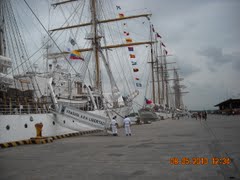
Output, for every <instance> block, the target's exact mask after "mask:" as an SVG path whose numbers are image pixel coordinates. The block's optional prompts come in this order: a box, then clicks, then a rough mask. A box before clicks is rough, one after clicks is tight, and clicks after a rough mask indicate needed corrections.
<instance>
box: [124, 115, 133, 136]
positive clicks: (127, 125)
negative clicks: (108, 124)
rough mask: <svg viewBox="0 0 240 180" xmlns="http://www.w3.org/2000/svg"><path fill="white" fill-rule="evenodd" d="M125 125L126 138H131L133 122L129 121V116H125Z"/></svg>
mask: <svg viewBox="0 0 240 180" xmlns="http://www.w3.org/2000/svg"><path fill="white" fill-rule="evenodd" d="M123 125H124V128H125V134H126V136H128V135H129V136H131V135H132V134H131V127H130V126H131V120H130V119H129V117H128V116H125V118H124V120H123Z"/></svg>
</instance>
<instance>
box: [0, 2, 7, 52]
mask: <svg viewBox="0 0 240 180" xmlns="http://www.w3.org/2000/svg"><path fill="white" fill-rule="evenodd" d="M1 7H2V5H1V4H0V17H2V18H1V19H0V55H2V56H5V55H6V44H5V40H4V36H3V24H4V16H3V12H2V8H1Z"/></svg>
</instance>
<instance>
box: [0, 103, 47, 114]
mask: <svg viewBox="0 0 240 180" xmlns="http://www.w3.org/2000/svg"><path fill="white" fill-rule="evenodd" d="M49 109H50V106H48V105H44V106H43V107H34V106H30V105H19V106H17V107H11V106H9V105H0V115H21V114H45V113H50V110H49Z"/></svg>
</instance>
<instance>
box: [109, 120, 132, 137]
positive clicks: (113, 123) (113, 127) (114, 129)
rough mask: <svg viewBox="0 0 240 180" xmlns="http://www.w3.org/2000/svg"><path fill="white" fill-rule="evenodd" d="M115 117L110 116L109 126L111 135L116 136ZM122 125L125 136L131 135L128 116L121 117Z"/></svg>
mask: <svg viewBox="0 0 240 180" xmlns="http://www.w3.org/2000/svg"><path fill="white" fill-rule="evenodd" d="M116 118H117V117H116V116H114V117H113V118H112V121H111V128H112V133H113V136H118V132H117V121H116ZM123 127H124V129H125V134H126V136H131V135H132V132H131V120H130V118H129V117H128V116H125V118H124V119H123Z"/></svg>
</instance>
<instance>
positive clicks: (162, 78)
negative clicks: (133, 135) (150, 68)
mask: <svg viewBox="0 0 240 180" xmlns="http://www.w3.org/2000/svg"><path fill="white" fill-rule="evenodd" d="M160 52H161V56H160V57H161V62H160V70H161V71H160V72H161V80H162V104H163V105H164V100H165V98H164V94H165V93H164V83H165V81H164V74H163V71H164V70H163V53H162V43H161V41H160Z"/></svg>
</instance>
